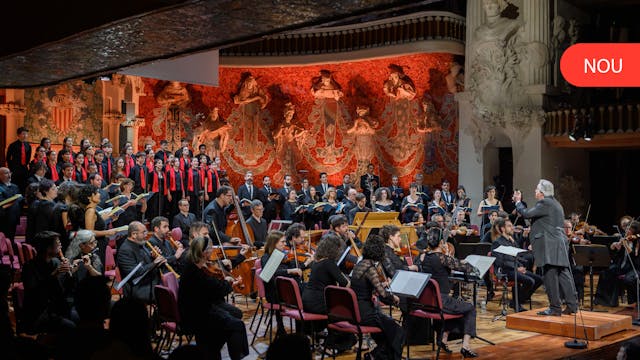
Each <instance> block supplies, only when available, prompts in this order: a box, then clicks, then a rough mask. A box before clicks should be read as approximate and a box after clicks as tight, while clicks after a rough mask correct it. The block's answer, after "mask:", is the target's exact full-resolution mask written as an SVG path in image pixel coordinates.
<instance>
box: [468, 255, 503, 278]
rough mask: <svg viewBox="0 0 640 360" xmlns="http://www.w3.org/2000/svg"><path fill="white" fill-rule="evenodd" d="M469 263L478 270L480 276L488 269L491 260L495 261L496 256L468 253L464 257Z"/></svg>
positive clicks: (491, 262)
mask: <svg viewBox="0 0 640 360" xmlns="http://www.w3.org/2000/svg"><path fill="white" fill-rule="evenodd" d="M464 260H465V261H466V262H467V263H469V265H471V266H473V267H474V268H476V269H478V271H480V276H479V277H480V278H482V277H483V276H484V274H485V273H486V272H487V271H489V268H490V267H491V265H493V262H494V261H496V258H494V257H493V256H482V255H469V256H467V257H466V258H465V259H464Z"/></svg>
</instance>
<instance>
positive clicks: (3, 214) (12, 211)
mask: <svg viewBox="0 0 640 360" xmlns="http://www.w3.org/2000/svg"><path fill="white" fill-rule="evenodd" d="M19 193H20V189H18V186H17V185H16V184H11V183H9V184H0V201H2V200H6V199H8V198H10V197H12V196H14V195H16V194H19ZM23 199H24V198H23ZM23 199H22V200H18V201H15V202H14V203H13V205H11V206H9V207H8V208H6V209H5V208H3V207H0V219H2V221H0V232H2V233H4V235H5V236H6V237H8V238H9V239H11V240H13V238H14V237H15V235H16V226H18V220H20V209H22V201H23Z"/></svg>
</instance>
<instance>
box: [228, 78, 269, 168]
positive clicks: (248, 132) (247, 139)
mask: <svg viewBox="0 0 640 360" xmlns="http://www.w3.org/2000/svg"><path fill="white" fill-rule="evenodd" d="M232 98H233V103H234V104H236V105H238V107H237V108H236V109H235V110H234V111H233V113H232V114H231V116H230V117H229V125H230V126H231V127H232V130H233V134H232V135H231V136H230V138H231V139H230V141H231V140H233V141H234V142H235V146H234V149H233V150H234V151H235V152H236V153H237V156H238V157H239V158H241V161H242V162H243V163H244V165H256V164H257V161H258V159H260V158H261V157H262V156H263V155H264V154H265V151H266V150H267V145H271V144H273V140H272V139H271V133H270V131H269V124H268V120H269V119H270V118H269V115H268V112H267V110H266V109H265V107H266V106H267V104H268V103H269V101H270V100H271V97H270V96H269V93H268V92H267V91H266V90H265V89H263V88H262V87H260V86H259V85H258V82H257V81H256V78H255V77H254V76H253V75H252V74H251V73H250V72H244V73H242V75H241V76H240V81H239V82H238V87H237V91H236V93H235V94H234V95H233V97H232Z"/></svg>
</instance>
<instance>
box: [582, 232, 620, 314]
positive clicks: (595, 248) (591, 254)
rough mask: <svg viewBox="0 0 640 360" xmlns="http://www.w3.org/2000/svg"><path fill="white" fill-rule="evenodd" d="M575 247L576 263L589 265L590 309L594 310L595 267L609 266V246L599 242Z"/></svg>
mask: <svg viewBox="0 0 640 360" xmlns="http://www.w3.org/2000/svg"><path fill="white" fill-rule="evenodd" d="M602 237H604V236H602ZM573 249H574V251H575V254H574V255H573V259H574V261H575V262H576V265H581V266H588V267H589V300H591V306H590V311H593V268H594V267H608V266H609V262H610V261H611V258H610V257H609V247H608V246H604V245H599V244H597V245H593V244H592V245H573Z"/></svg>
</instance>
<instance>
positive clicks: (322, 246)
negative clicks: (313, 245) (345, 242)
mask: <svg viewBox="0 0 640 360" xmlns="http://www.w3.org/2000/svg"><path fill="white" fill-rule="evenodd" d="M341 244H342V240H340V237H339V236H338V235H337V234H332V233H329V234H327V235H326V236H324V237H323V238H322V240H320V243H319V244H318V248H317V249H316V253H315V254H314V256H315V262H314V263H313V264H312V265H311V275H309V282H308V283H307V287H306V289H305V290H304V294H303V295H302V305H303V306H304V309H305V311H308V312H311V313H314V314H326V313H327V306H326V304H325V302H324V288H325V287H327V286H328V285H336V284H338V285H340V286H342V287H349V286H350V285H351V282H350V281H349V278H348V277H347V276H346V275H344V274H343V273H342V271H340V268H338V265H337V264H336V262H337V261H338V258H339V257H340V255H341V251H340V249H341Z"/></svg>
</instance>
